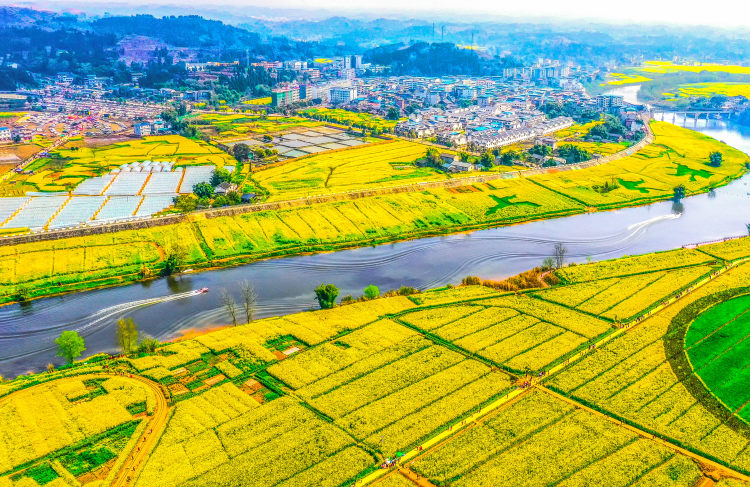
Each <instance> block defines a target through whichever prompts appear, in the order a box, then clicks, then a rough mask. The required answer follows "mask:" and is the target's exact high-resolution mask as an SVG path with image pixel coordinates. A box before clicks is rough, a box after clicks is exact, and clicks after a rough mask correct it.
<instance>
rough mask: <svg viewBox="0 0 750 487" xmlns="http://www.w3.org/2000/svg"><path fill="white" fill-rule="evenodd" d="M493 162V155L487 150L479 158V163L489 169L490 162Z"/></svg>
mask: <svg viewBox="0 0 750 487" xmlns="http://www.w3.org/2000/svg"><path fill="white" fill-rule="evenodd" d="M493 162H495V155H494V154H493V153H492V152H490V151H487V152H485V153H484V154H482V156H481V157H480V158H479V163H480V164H481V165H482V167H484V168H485V169H489V168H491V167H492V163H493Z"/></svg>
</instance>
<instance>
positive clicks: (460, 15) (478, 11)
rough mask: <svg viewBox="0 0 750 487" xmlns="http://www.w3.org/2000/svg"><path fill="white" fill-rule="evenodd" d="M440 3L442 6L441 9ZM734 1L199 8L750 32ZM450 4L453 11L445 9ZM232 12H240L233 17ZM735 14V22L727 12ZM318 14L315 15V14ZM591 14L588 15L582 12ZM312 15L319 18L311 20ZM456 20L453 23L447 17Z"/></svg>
mask: <svg viewBox="0 0 750 487" xmlns="http://www.w3.org/2000/svg"><path fill="white" fill-rule="evenodd" d="M436 3H437V7H436V5H435V4H436ZM733 3H734V2H731V1H726V0H719V1H718V2H715V3H714V5H715V7H714V8H712V9H711V10H710V11H697V10H688V9H684V8H681V7H684V4H678V2H673V1H670V2H660V3H659V4H658V5H654V4H653V2H647V1H646V0H636V1H635V2H630V3H629V4H628V7H627V8H626V9H625V10H626V12H622V11H618V12H617V13H612V12H611V6H609V5H605V4H601V3H600V2H594V1H591V0H574V1H573V2H569V3H567V4H566V5H565V6H561V5H560V4H559V2H554V1H552V0H541V1H540V2H536V3H535V4H534V7H533V8H532V7H527V6H525V5H521V4H515V5H512V6H507V7H503V9H502V10H500V9H498V7H497V5H496V4H495V2H491V1H488V0H479V1H477V2H474V3H473V4H472V5H471V6H468V7H464V8H461V9H458V8H455V7H454V6H453V5H454V4H453V3H452V2H451V3H449V2H446V1H442V0H441V1H438V2H433V1H429V0H414V1H413V2H411V4H410V5H411V6H410V8H408V9H406V8H401V2H398V1H396V0H384V1H382V2H379V4H378V6H377V7H374V6H370V5H371V4H368V3H365V2H362V1H359V0H355V1H353V2H349V3H348V4H347V5H346V6H344V7H341V6H340V5H338V4H337V3H336V2H333V1H332V0H278V1H276V2H275V3H274V5H273V6H272V7H269V6H267V5H263V4H260V3H255V2H231V1H227V0H208V1H207V2H204V3H202V5H201V6H200V7H199V8H193V9H192V10H195V11H196V13H197V14H198V15H202V16H213V15H215V17H213V18H215V19H217V20H223V21H226V22H229V23H231V18H232V17H234V18H248V19H249V18H256V19H263V20H270V21H284V20H296V19H299V18H307V19H310V20H322V19H326V18H330V17H348V18H358V19H366V20H373V19H378V18H384V19H398V20H421V21H425V22H429V21H442V22H455V23H471V22H481V23H489V22H499V23H516V22H520V23H543V24H546V23H551V24H569V23H575V22H587V23H593V24H614V25H637V24H643V25H649V26H660V25H664V26H669V27H711V28H719V29H724V30H736V29H745V30H746V29H750V23H748V21H747V20H746V19H747V18H749V17H750V4H746V5H742V6H736V4H733ZM444 5H447V6H448V7H447V8H443V6H444ZM7 6H10V7H13V6H16V7H22V8H33V9H41V10H52V11H56V12H71V13H85V14H87V15H88V14H91V15H97V16H101V15H104V13H105V12H107V13H112V14H114V15H136V14H148V13H150V14H152V15H155V16H159V15H165V13H157V12H163V11H164V10H169V9H172V10H178V11H184V10H190V9H191V8H188V7H185V6H183V5H180V4H176V3H174V2H172V1H160V2H154V3H151V4H150V5H149V6H148V7H144V6H139V7H137V8H136V7H132V6H130V5H128V4H127V3H125V2H101V1H98V0H91V1H89V0H75V1H59V0H45V1H40V2H28V1H22V2H16V3H14V4H13V5H7ZM245 8H258V9H260V12H252V13H251V12H247V11H245V10H244V9H245ZM231 9H237V10H238V11H237V12H233V11H232V10H231ZM728 11H732V12H733V13H732V15H731V17H727V12H728ZM316 12H317V14H316V15H315V13H316ZM580 12H585V13H580ZM310 14H314V17H313V18H311V17H310ZM446 17H450V18H446Z"/></svg>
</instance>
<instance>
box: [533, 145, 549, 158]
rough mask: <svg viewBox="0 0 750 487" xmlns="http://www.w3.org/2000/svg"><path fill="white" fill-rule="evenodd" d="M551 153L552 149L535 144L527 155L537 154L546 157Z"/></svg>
mask: <svg viewBox="0 0 750 487" xmlns="http://www.w3.org/2000/svg"><path fill="white" fill-rule="evenodd" d="M550 153H552V148H550V147H549V146H547V145H541V144H536V145H535V146H534V147H532V148H531V149H529V154H537V155H540V156H548V155H550Z"/></svg>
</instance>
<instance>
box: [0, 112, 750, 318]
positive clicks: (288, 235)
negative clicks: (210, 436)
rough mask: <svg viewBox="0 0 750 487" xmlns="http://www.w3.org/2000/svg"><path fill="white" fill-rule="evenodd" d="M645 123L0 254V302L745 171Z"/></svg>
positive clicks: (501, 218)
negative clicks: (628, 138) (365, 190)
mask: <svg viewBox="0 0 750 487" xmlns="http://www.w3.org/2000/svg"><path fill="white" fill-rule="evenodd" d="M652 125H653V127H654V129H655V141H654V143H653V144H651V145H649V146H647V147H645V148H644V149H643V150H642V151H640V152H638V153H636V154H634V155H631V156H628V157H624V158H622V159H617V160H613V161H610V162H608V163H607V164H601V165H595V166H593V167H589V168H586V169H579V170H573V171H570V170H566V169H567V168H565V167H561V168H558V169H553V170H551V171H547V172H546V173H544V174H538V175H534V176H530V177H525V178H513V179H494V180H491V181H485V182H479V181H478V182H474V183H473V184H466V185H464V186H458V187H443V188H432V189H422V188H420V187H416V188H413V189H412V190H411V191H408V192H401V193H393V194H385V195H379V196H371V197H363V198H357V199H350V200H343V201H332V202H326V203H319V204H310V205H306V206H292V207H290V208H279V209H277V210H266V211H259V212H255V213H248V214H238V215H231V216H221V217H216V218H210V219H206V218H200V217H195V218H189V219H186V221H182V222H180V223H177V224H173V225H168V226H164V227H154V228H146V229H139V230H130V231H124V232H118V233H115V234H104V235H94V236H86V237H76V238H68V239H61V240H56V241H52V242H31V243H24V244H18V245H14V246H6V247H0V253H1V254H2V255H0V256H1V257H3V267H2V268H1V269H0V275H2V276H3V277H4V278H5V279H4V280H3V282H2V284H0V301H2V302H4V303H9V302H13V301H17V300H18V298H21V297H23V298H25V299H34V298H38V297H44V296H49V295H54V294H60V293H66V292H72V291H78V290H84V289H96V288H101V287H107V286H111V285H117V284H128V283H133V282H138V281H140V280H143V279H148V278H151V277H153V276H156V275H159V274H161V273H162V271H163V269H164V267H165V261H166V259H168V258H170V257H171V256H174V257H175V258H177V259H178V260H179V261H180V264H182V266H183V267H184V268H188V267H189V268H193V269H195V270H209V269H216V268H221V267H229V266H236V265H241V264H247V263H249V262H256V261H260V260H264V259H270V258H276V257H287V256H294V255H308V254H312V253H319V252H332V251H337V250H342V249H350V248H356V247H362V246H374V245H382V244H385V243H393V242H399V241H407V240H412V239H421V238H426V237H431V236H439V235H447V234H452V233H458V232H468V231H475V230H480V229H486V228H492V227H500V226H508V225H515V224H519V223H527V222H533V221H538V220H544V219H551V218H559V217H562V216H571V215H576V214H582V213H587V212H594V211H601V210H610V209H618V208H625V207H631V206H639V205H646V204H650V203H654V202H657V201H663V200H666V199H669V198H671V197H672V196H673V188H674V187H675V186H677V185H683V186H685V189H686V195H692V194H699V193H703V192H707V191H709V190H711V189H714V188H717V187H720V186H723V185H725V184H727V183H728V182H730V181H732V180H734V179H736V178H738V177H740V176H741V175H743V174H744V173H745V171H746V163H747V156H746V155H745V154H744V153H742V152H740V151H738V150H736V149H733V148H731V147H729V146H727V145H725V144H723V143H721V142H719V141H716V140H714V139H710V138H708V137H705V136H703V135H701V134H699V133H696V132H692V131H689V130H685V129H680V128H677V127H674V126H672V125H670V124H667V123H663V122H653V123H652ZM712 150H720V151H721V152H722V153H723V154H724V162H723V163H722V165H721V167H711V166H709V165H707V164H706V163H705V162H703V161H704V160H706V159H707V154H708V153H709V152H711V151H712ZM601 188H607V189H606V190H602V189H601Z"/></svg>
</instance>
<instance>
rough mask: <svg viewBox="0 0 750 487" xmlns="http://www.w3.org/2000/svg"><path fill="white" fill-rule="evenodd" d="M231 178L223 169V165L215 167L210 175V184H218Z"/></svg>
mask: <svg viewBox="0 0 750 487" xmlns="http://www.w3.org/2000/svg"><path fill="white" fill-rule="evenodd" d="M231 179H232V175H231V174H230V173H229V171H227V170H226V169H224V168H223V167H221V168H217V169H216V170H215V171H214V173H213V174H212V175H211V185H212V186H218V185H220V184H221V183H223V182H225V181H229V180H231Z"/></svg>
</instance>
